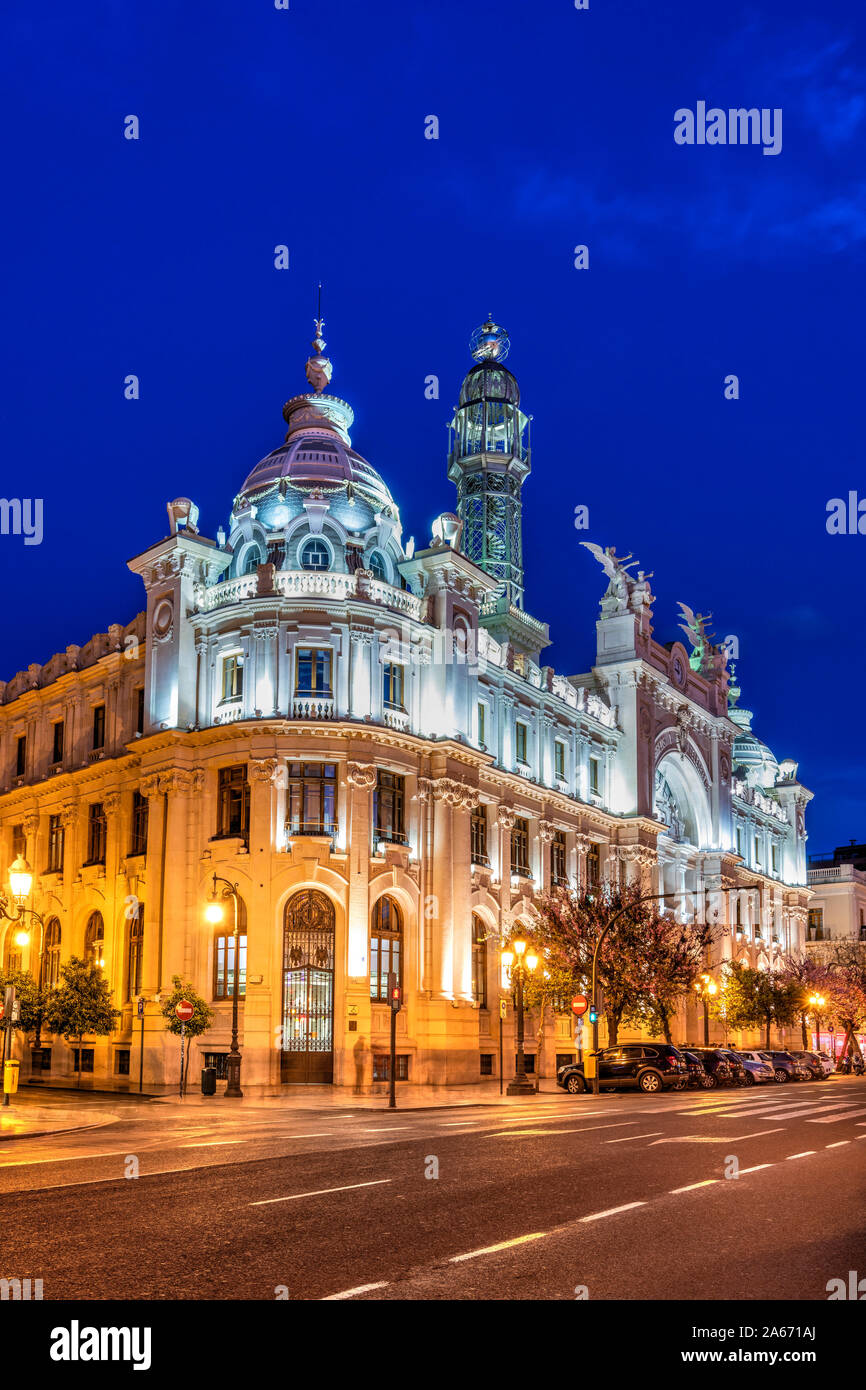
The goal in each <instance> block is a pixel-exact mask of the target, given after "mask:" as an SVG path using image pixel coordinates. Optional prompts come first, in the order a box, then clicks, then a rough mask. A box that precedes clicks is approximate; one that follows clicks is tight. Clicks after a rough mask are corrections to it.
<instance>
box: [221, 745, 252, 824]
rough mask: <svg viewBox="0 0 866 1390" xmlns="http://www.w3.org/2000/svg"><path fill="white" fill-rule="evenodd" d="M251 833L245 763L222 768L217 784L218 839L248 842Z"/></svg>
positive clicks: (248, 790)
mask: <svg viewBox="0 0 866 1390" xmlns="http://www.w3.org/2000/svg"><path fill="white" fill-rule="evenodd" d="M249 833H250V788H249V783H248V782H247V770H246V767H245V766H244V764H243V763H240V764H238V765H236V766H235V767H221V768H220V770H219V779H218V784H217V839H220V840H226V839H235V838H238V839H242V840H246V839H248V837H249Z"/></svg>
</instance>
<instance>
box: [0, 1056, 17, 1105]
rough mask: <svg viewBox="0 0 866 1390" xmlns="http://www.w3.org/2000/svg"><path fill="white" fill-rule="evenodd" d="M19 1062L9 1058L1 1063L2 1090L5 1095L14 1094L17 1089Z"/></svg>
mask: <svg viewBox="0 0 866 1390" xmlns="http://www.w3.org/2000/svg"><path fill="white" fill-rule="evenodd" d="M20 1069H21V1063H20V1062H16V1061H15V1060H14V1059H11V1060H10V1061H8V1062H4V1064H3V1090H4V1091H5V1093H6V1095H7V1096H14V1094H15V1092H16V1091H17V1090H18V1072H19V1071H20Z"/></svg>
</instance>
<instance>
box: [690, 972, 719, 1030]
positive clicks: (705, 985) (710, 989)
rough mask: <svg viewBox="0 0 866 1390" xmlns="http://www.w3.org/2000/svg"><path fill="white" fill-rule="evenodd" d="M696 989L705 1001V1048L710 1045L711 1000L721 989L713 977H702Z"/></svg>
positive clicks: (700, 997)
mask: <svg viewBox="0 0 866 1390" xmlns="http://www.w3.org/2000/svg"><path fill="white" fill-rule="evenodd" d="M694 988H695V990H696V992H697V996H698V998H699V999H700V1000H702V1001H703V1005H704V1047H709V1045H710V1000H711V999H712V997H713V995H714V994H718V992H719V987H718V985H717V984H716V982H715V980H714V979H713V977H712V975H701V977H700V979H699V980H695V984H694Z"/></svg>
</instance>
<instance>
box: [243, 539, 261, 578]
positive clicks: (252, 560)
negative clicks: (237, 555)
mask: <svg viewBox="0 0 866 1390" xmlns="http://www.w3.org/2000/svg"><path fill="white" fill-rule="evenodd" d="M261 563H262V552H261V551H260V550H259V548H258V546H257V545H251V546H250V548H249V550H248V551H247V553H246V555H245V556H244V568H243V573H244V574H255V572H256V570H257V569H258V567H259V565H260V564H261Z"/></svg>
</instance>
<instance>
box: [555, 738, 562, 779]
mask: <svg viewBox="0 0 866 1390" xmlns="http://www.w3.org/2000/svg"><path fill="white" fill-rule="evenodd" d="M553 771H554V773H555V775H556V776H557V777H558V778H559V780H560V782H564V781H565V744H564V743H563V742H562V740H561V739H556V740H555V742H554V745H553Z"/></svg>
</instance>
